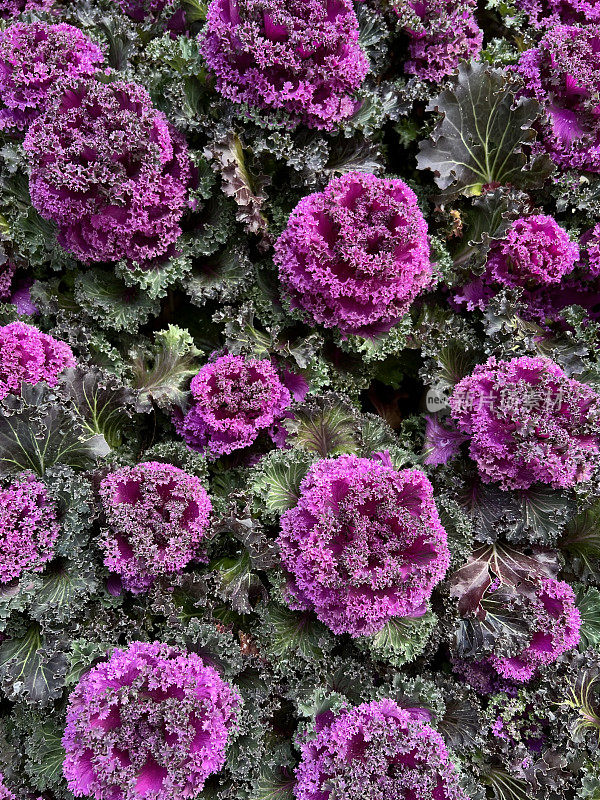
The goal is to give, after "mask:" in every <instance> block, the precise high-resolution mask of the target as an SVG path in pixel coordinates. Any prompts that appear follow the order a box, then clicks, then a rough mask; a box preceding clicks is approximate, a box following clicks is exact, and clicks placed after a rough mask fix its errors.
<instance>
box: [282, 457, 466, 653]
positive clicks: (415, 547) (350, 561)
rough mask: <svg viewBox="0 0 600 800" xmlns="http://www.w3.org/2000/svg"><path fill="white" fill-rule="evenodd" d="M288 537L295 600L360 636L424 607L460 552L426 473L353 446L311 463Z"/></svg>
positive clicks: (285, 521)
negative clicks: (353, 451) (361, 454)
mask: <svg viewBox="0 0 600 800" xmlns="http://www.w3.org/2000/svg"><path fill="white" fill-rule="evenodd" d="M278 542H279V550H280V554H281V560H282V563H283V566H284V568H285V569H286V570H287V571H288V572H289V573H290V576H291V583H290V587H289V592H288V602H289V604H290V606H292V607H295V608H304V609H314V611H315V613H316V615H317V617H318V618H319V619H320V620H321V621H322V622H324V623H325V624H326V625H328V626H329V628H330V629H331V630H332V631H333V632H334V633H336V634H341V633H349V634H350V635H351V636H353V637H357V636H369V635H371V634H374V633H377V632H378V631H380V630H381V629H382V628H383V627H384V625H385V624H386V623H387V622H388V621H389V620H390V619H393V618H394V617H406V616H420V615H421V614H423V613H424V612H425V604H426V601H427V600H428V599H429V597H430V595H431V592H432V590H433V587H434V586H435V585H436V584H437V583H438V582H439V581H441V580H442V578H443V577H444V575H445V574H446V570H447V568H448V564H449V560H450V556H449V551H448V543H447V537H446V532H445V530H444V529H443V527H442V525H441V523H440V519H439V516H438V513H437V509H436V507H435V503H434V501H433V489H432V486H431V484H430V483H429V481H428V480H427V478H426V477H425V475H424V474H423V473H422V472H420V471H419V470H415V469H406V470H401V471H397V470H395V469H394V468H393V467H392V466H391V465H388V464H386V463H383V461H378V460H375V459H368V458H358V457H357V456H353V455H344V456H340V457H339V458H336V459H323V460H321V461H317V462H316V463H315V464H314V465H313V466H312V467H311V468H310V469H309V471H308V474H307V475H306V477H305V478H304V480H303V481H302V484H301V485H300V499H299V500H298V504H297V505H296V506H295V508H292V509H290V510H289V511H286V512H285V513H284V514H283V516H282V517H281V533H280V535H279V540H278Z"/></svg>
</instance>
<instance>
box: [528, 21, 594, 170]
mask: <svg viewBox="0 0 600 800" xmlns="http://www.w3.org/2000/svg"><path fill="white" fill-rule="evenodd" d="M515 69H516V71H517V73H518V74H519V75H521V76H522V78H523V79H524V88H523V92H524V94H527V95H529V96H532V97H535V98H536V99H537V100H538V101H539V102H540V103H541V104H542V106H543V108H544V111H545V117H544V120H543V122H542V126H541V134H542V137H541V138H542V142H543V145H544V147H545V148H546V150H547V151H548V153H549V155H550V156H551V158H552V159H553V160H554V161H555V162H556V164H558V165H559V166H561V167H563V168H567V169H580V170H588V171H590V172H600V118H599V117H598V113H597V95H598V92H599V91H600V26H598V25H584V26H581V27H580V26H577V25H556V26H553V27H551V28H550V29H549V30H548V31H547V32H546V33H545V35H544V36H543V37H542V39H541V41H540V42H539V44H538V45H537V47H534V48H532V49H531V50H527V51H525V52H524V53H522V54H521V57H520V59H519V62H518V64H517V66H516V67H515Z"/></svg>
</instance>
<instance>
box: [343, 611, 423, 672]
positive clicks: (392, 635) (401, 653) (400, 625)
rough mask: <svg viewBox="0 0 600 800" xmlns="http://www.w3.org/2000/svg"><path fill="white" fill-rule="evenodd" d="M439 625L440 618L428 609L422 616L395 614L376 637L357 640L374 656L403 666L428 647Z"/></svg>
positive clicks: (362, 647) (360, 645)
mask: <svg viewBox="0 0 600 800" xmlns="http://www.w3.org/2000/svg"><path fill="white" fill-rule="evenodd" d="M436 624H437V617H436V615H435V614H433V613H432V612H431V611H427V612H426V613H425V614H423V615H422V616H420V617H394V619H391V620H390V621H389V622H388V623H387V624H386V625H384V627H383V628H382V629H381V630H380V631H379V632H378V633H375V634H374V635H373V636H368V637H364V638H360V639H357V640H356V643H357V644H358V646H359V647H360V648H361V649H364V650H369V651H370V652H371V654H372V656H373V658H375V659H377V660H380V661H389V663H390V664H393V665H394V666H396V667H401V666H402V665H403V664H407V663H409V662H410V661H414V660H415V658H417V656H419V655H420V654H421V653H422V652H423V650H424V649H425V647H426V645H427V642H428V640H429V637H430V636H431V634H432V632H433V630H434V629H435V626H436Z"/></svg>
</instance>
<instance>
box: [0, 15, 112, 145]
mask: <svg viewBox="0 0 600 800" xmlns="http://www.w3.org/2000/svg"><path fill="white" fill-rule="evenodd" d="M103 61H104V56H103V55H102V51H101V50H100V48H99V47H98V46H97V45H95V44H94V43H93V42H92V41H91V40H90V39H88V37H87V36H85V34H83V33H82V32H81V31H80V30H79V29H78V28H74V27H73V26H72V25H65V24H60V25H47V24H46V23H45V22H32V23H31V24H30V25H26V24H24V23H20V22H16V23H14V24H13V25H9V26H8V27H7V28H5V29H4V30H3V31H0V105H1V106H2V107H0V129H1V128H3V129H13V128H14V129H17V130H23V129H25V128H26V127H27V126H28V125H29V124H30V122H31V121H32V120H34V119H35V118H36V117H37V116H38V115H39V114H40V112H41V111H43V110H44V109H45V107H46V103H47V102H48V93H49V91H50V89H51V87H52V86H54V85H55V84H56V83H57V81H60V80H61V79H63V78H80V77H85V76H89V75H93V74H94V73H95V72H96V70H97V69H98V67H99V66H100V65H101V64H102V62H103Z"/></svg>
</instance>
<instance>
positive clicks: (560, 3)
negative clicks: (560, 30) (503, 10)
mask: <svg viewBox="0 0 600 800" xmlns="http://www.w3.org/2000/svg"><path fill="white" fill-rule="evenodd" d="M515 5H516V7H517V8H518V9H519V11H524V12H525V14H527V17H528V19H529V23H530V24H531V25H533V27H534V28H546V27H552V26H554V25H560V24H561V23H563V24H566V25H574V24H589V23H591V22H594V23H596V22H600V4H598V3H597V2H596V0H515Z"/></svg>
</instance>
